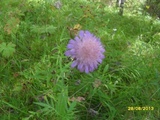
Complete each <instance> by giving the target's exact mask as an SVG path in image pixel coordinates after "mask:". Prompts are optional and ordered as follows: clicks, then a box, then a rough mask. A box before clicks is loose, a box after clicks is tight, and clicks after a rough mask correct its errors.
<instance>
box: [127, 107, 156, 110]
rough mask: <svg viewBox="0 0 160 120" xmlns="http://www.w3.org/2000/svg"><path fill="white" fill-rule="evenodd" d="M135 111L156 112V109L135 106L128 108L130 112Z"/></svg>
mask: <svg viewBox="0 0 160 120" xmlns="http://www.w3.org/2000/svg"><path fill="white" fill-rule="evenodd" d="M134 110H137V111H138V110H139V111H140V110H142V111H147V110H154V107H152V106H145V107H138V106H137V107H133V106H130V107H128V111H134Z"/></svg>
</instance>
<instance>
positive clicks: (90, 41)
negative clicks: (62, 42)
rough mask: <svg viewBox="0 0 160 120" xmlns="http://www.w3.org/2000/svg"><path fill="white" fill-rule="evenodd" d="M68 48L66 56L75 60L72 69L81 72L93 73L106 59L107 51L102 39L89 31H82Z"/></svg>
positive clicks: (70, 42) (71, 41)
mask: <svg viewBox="0 0 160 120" xmlns="http://www.w3.org/2000/svg"><path fill="white" fill-rule="evenodd" d="M67 48H68V50H67V51H66V52H65V55H66V56H69V57H71V58H73V59H74V61H73V63H72V65H71V67H77V68H78V69H79V70H80V71H81V72H85V73H89V72H92V71H93V70H95V69H96V68H97V67H98V64H99V63H102V59H103V58H104V55H103V53H104V52H105V49H104V48H103V46H102V44H101V42H100V39H99V38H97V37H95V36H94V35H93V34H91V33H90V32H89V31H82V30H81V31H80V32H79V34H78V35H77V36H76V37H75V38H74V39H71V40H70V41H69V44H68V45H67Z"/></svg>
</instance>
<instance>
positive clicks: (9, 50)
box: [0, 42, 16, 58]
mask: <svg viewBox="0 0 160 120" xmlns="http://www.w3.org/2000/svg"><path fill="white" fill-rule="evenodd" d="M15 46H16V45H15V44H13V43H11V42H10V43H8V44H6V43H5V42H3V43H1V44H0V52H1V53H2V56H3V57H6V58H8V57H10V56H12V55H13V53H14V52H15Z"/></svg>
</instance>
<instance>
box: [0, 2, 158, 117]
mask: <svg viewBox="0 0 160 120" xmlns="http://www.w3.org/2000/svg"><path fill="white" fill-rule="evenodd" d="M38 1H39V2H38ZM38 1H36V0H26V1H24V0H14V1H11V0H5V1H3V2H1V5H0V15H1V17H0V28H1V30H0V51H1V52H0V86H1V89H0V119H1V120H46V119H48V120H90V119H93V120H158V119H160V104H159V103H160V99H159V98H160V64H159V61H160V46H159V45H160V22H159V20H156V19H155V18H151V17H150V16H148V15H144V14H143V11H141V10H138V9H134V11H130V9H133V8H130V7H127V8H125V10H124V15H123V16H119V15H118V11H117V8H114V7H107V5H106V3H104V2H89V1H85V0H79V1H76V2H74V1H67V0H62V1H61V2H62V7H61V8H60V9H57V8H56V7H55V6H54V1H50V0H46V1H45V2H44V1H43V0H38ZM134 4H135V5H137V6H136V8H140V6H138V5H139V3H138V1H137V2H135V3H134ZM126 6H130V2H128V3H126ZM76 26H79V28H76V29H75V27H76ZM80 27H82V28H80ZM77 29H78V30H79V29H83V30H89V31H90V32H92V33H94V34H95V35H96V36H97V37H99V38H100V39H101V42H102V43H103V45H104V47H105V50H106V52H105V59H104V60H103V62H102V64H101V65H99V67H98V69H97V70H95V71H94V72H92V73H89V74H85V73H80V72H79V71H78V70H76V69H75V68H74V69H72V68H71V67H70V64H71V62H72V60H70V59H69V58H67V57H66V56H65V55H64V52H65V51H66V46H67V43H68V41H69V40H70V39H71V38H73V36H74V34H75V32H76V30H77ZM131 107H134V108H136V107H141V108H142V107H143V109H145V110H129V109H132V108H131ZM149 107H150V108H149ZM152 108H154V110H152ZM147 109H148V110H147Z"/></svg>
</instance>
